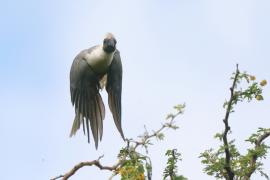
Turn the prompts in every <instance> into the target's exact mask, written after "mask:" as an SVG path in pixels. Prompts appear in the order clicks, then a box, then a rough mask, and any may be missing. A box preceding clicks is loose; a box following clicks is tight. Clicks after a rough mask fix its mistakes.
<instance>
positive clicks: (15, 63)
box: [0, 0, 270, 180]
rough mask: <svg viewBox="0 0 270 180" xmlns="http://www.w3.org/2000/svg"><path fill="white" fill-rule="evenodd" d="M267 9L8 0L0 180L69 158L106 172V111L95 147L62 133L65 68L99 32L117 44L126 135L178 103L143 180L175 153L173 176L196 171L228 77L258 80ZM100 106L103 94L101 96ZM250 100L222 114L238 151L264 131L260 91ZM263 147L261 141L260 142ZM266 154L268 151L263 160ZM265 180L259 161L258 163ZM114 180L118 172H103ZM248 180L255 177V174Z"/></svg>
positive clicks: (262, 73)
mask: <svg viewBox="0 0 270 180" xmlns="http://www.w3.org/2000/svg"><path fill="white" fill-rule="evenodd" d="M269 6H270V2H269V1H267V0H260V1H252V0H238V1H234V0H226V1H222V0H220V1H216V0H205V1H200V0H196V1H195V0H193V1H184V0H181V1H179V0H178V1H177V0H172V1H160V0H148V1H144V0H130V1H125V0H115V1H109V0H100V1H93V0H77V1H72V0H59V1H53V0H46V1H45V0H40V1H34V0H25V1H18V0H10V1H2V2H1V6H0V27H1V28H0V82H1V86H0V99H1V104H0V114H1V119H0V121H1V126H0V142H1V144H2V145H1V148H0V159H1V163H0V169H1V172H2V173H1V174H0V179H3V180H14V179H40V180H47V179H50V178H52V177H55V176H57V175H60V174H63V173H65V172H67V171H68V170H69V169H71V168H72V167H73V166H74V165H75V164H77V163H79V162H81V161H90V160H94V159H97V158H98V157H99V156H101V155H103V154H104V157H103V159H102V160H101V162H102V163H103V164H104V165H112V164H114V163H115V162H116V161H117V159H116V156H117V154H118V152H119V149H120V148H121V147H123V146H125V143H124V142H123V141H122V139H121V137H120V134H119V133H118V132H117V129H116V127H115V125H114V123H113V120H112V116H111V114H110V112H109V110H108V107H107V106H106V108H107V111H106V112H107V113H106V118H105V120H104V133H103V140H102V142H101V143H100V145H99V149H98V150H96V149H95V147H94V143H90V144H88V143H87V138H86V137H85V136H84V135H83V133H82V130H80V132H79V133H77V135H76V136H75V137H73V138H69V132H70V129H71V126H72V122H73V118H74V109H73V107H72V105H71V102H70V94H69V71H70V67H71V63H72V61H73V59H74V57H75V56H76V55H77V54H78V53H79V52H80V51H81V50H83V49H86V48H89V47H91V46H93V45H96V44H100V43H101V42H102V41H103V37H104V35H105V34H106V33H107V32H112V33H113V34H114V35H115V36H116V38H117V41H118V44H117V47H118V49H119V50H120V52H121V57H122V63H123V71H124V74H123V92H122V96H123V98H122V106H123V107H122V111H123V115H122V124H123V130H124V133H125V136H126V137H128V138H136V137H137V136H138V135H140V134H142V133H143V131H144V125H145V126H146V127H147V128H148V129H149V130H155V129H158V128H159V127H160V125H161V123H162V122H164V118H165V117H166V114H168V113H169V112H171V111H172V109H173V108H172V107H173V106H174V105H176V104H179V103H184V102H185V103H186V110H185V113H184V114H183V115H182V116H181V117H179V118H177V124H178V125H179V126H180V129H178V130H177V131H166V132H165V138H166V139H165V140H164V141H158V142H155V141H154V145H153V146H152V147H150V148H149V156H150V157H151V158H152V162H153V179H154V180H156V179H161V177H162V172H163V169H164V167H165V165H166V157H165V156H164V154H165V152H166V150H167V149H172V148H177V149H178V151H179V152H181V154H182V158H183V160H182V162H180V163H179V164H178V166H179V173H180V174H183V175H184V176H186V177H188V178H189V179H190V180H196V179H203V180H210V179H214V178H212V177H210V176H207V175H206V174H204V173H203V170H202V169H203V167H204V166H203V165H202V164H201V163H200V159H199V158H198V156H199V155H200V153H201V152H203V151H204V150H206V149H209V148H211V147H218V145H219V142H218V141H216V140H214V139H213V136H214V134H215V133H216V132H220V131H221V130H222V129H223V124H222V119H223V117H224V114H225V112H224V109H223V108H222V105H223V102H224V100H225V99H226V98H227V99H228V98H229V95H230V94H229V93H230V92H229V87H230V85H231V81H230V77H231V73H232V72H233V71H234V70H235V66H236V64H237V63H238V64H239V68H240V70H241V71H248V72H249V73H250V74H254V75H256V77H257V79H258V80H261V79H267V80H268V81H270V71H269V67H270V62H269V59H270V49H269V47H270V44H269V43H270V34H269V32H270V24H269V17H270V11H269ZM101 94H102V97H103V100H104V102H107V94H106V92H101ZM264 98H265V100H264V101H262V102H251V103H240V104H239V105H238V106H237V108H236V112H235V113H233V114H232V115H231V119H230V124H231V128H232V131H233V133H232V135H231V136H230V139H233V138H235V139H236V144H237V147H238V148H239V149H240V151H241V152H242V153H245V149H246V148H248V147H250V146H249V145H248V144H247V143H246V142H245V139H246V138H247V137H248V136H249V135H250V134H251V133H254V132H256V130H257V128H258V127H265V128H269V127H270V120H269V117H270V111H269V105H270V89H269V87H268V86H266V88H265V90H264ZM265 142H266V143H267V144H270V140H269V139H268V140H267V141H265ZM268 159H269V156H268ZM264 163H265V166H264V167H265V172H267V173H268V174H270V161H269V160H265V161H264ZM110 175H111V173H110V172H106V171H99V170H97V168H95V167H85V168H83V169H81V170H79V172H77V173H76V175H74V176H73V178H71V179H76V180H78V179H79V180H83V179H108V177H110ZM115 179H119V177H115ZM253 179H256V180H260V179H263V178H262V177H261V176H260V175H259V174H256V175H254V176H253Z"/></svg>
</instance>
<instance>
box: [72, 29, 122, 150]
mask: <svg viewBox="0 0 270 180" xmlns="http://www.w3.org/2000/svg"><path fill="white" fill-rule="evenodd" d="M116 44H117V41H116V38H115V37H114V35H113V34H112V33H107V34H106V35H105V38H104V39H103V42H102V43H101V44H100V45H96V46H93V47H91V48H89V49H85V50H82V51H81V52H80V53H79V54H78V55H77V56H76V57H75V59H74V60H73V63H72V65H71V69H70V95H71V102H72V105H73V106H74V109H75V118H74V121H73V125H72V128H71V132H70V137H72V136H74V135H75V134H76V132H77V131H78V130H79V129H80V127H81V125H82V126H83V132H84V134H85V131H86V132H87V138H88V143H90V129H91V131H92V135H93V139H94V142H95V147H96V149H98V142H99V141H101V140H102V135H103V120H104V119H105V106H104V103H103V100H102V97H101V95H100V91H101V90H102V89H103V88H106V91H107V93H108V104H109V109H110V111H111V113H112V116H113V119H114V123H115V125H116V127H117V130H118V131H119V133H120V135H121V137H122V138H123V140H125V136H124V133H123V130H122V123H121V94H122V74H123V70H122V62H121V57H120V51H119V50H118V49H117V48H116Z"/></svg>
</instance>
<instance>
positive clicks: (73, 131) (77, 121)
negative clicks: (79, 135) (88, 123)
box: [69, 112, 83, 137]
mask: <svg viewBox="0 0 270 180" xmlns="http://www.w3.org/2000/svg"><path fill="white" fill-rule="evenodd" d="M81 122H83V117H82V115H81V114H79V113H78V112H76V115H75V118H74V121H73V125H72V128H71V131H70V134H69V137H72V136H74V135H75V134H76V132H77V131H78V130H79V129H80V124H81Z"/></svg>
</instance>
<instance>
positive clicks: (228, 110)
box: [222, 64, 240, 180]
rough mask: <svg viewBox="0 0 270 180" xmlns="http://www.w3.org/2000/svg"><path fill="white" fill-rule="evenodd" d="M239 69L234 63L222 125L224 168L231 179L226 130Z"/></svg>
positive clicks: (231, 172)
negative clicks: (234, 70) (223, 126)
mask: <svg viewBox="0 0 270 180" xmlns="http://www.w3.org/2000/svg"><path fill="white" fill-rule="evenodd" d="M239 73H240V72H239V70H238V64H237V65H236V72H235V76H234V79H233V84H232V87H231V88H230V91H231V97H230V100H229V102H228V106H227V109H226V114H225V118H224V120H223V122H224V125H225V130H224V134H223V138H222V139H223V144H224V148H225V156H226V161H225V167H224V168H225V170H226V172H227V174H228V178H229V180H233V178H234V172H233V170H232V168H231V153H230V149H229V145H228V139H227V136H228V132H229V131H230V126H229V122H228V121H229V116H230V113H231V110H232V105H233V101H234V98H235V97H234V95H235V94H234V89H235V88H236V83H237V79H238V75H239Z"/></svg>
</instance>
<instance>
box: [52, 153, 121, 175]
mask: <svg viewBox="0 0 270 180" xmlns="http://www.w3.org/2000/svg"><path fill="white" fill-rule="evenodd" d="M102 157H103V156H101V157H99V158H98V159H97V160H94V161H85V162H80V163H79V164H77V165H75V166H74V167H73V168H72V169H71V170H70V171H69V172H67V173H66V174H64V175H59V176H57V177H55V178H52V179H51V180H56V179H59V178H62V180H67V179H69V178H70V177H71V176H73V175H74V174H75V173H76V172H77V171H78V170H79V169H81V168H82V167H84V166H96V167H98V168H99V169H100V170H108V171H114V172H116V170H117V169H118V168H119V167H120V166H121V164H122V161H119V162H118V163H116V164H115V165H113V166H103V165H102V164H101V163H100V159H101V158H102ZM116 173H117V172H116Z"/></svg>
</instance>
